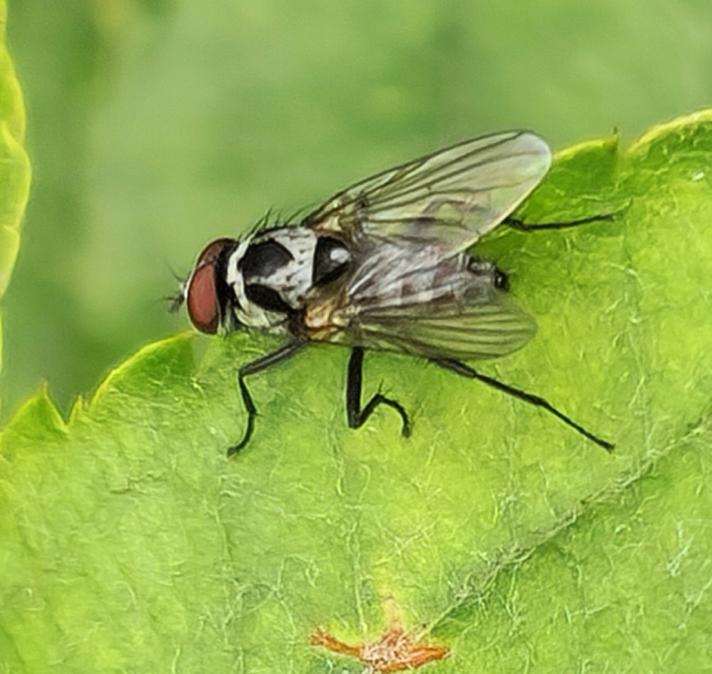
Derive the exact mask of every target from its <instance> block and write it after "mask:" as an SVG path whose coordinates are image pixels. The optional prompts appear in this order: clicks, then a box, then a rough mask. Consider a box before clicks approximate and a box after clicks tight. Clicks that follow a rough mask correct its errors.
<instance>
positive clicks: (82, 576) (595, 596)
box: [0, 111, 712, 674]
mask: <svg viewBox="0 0 712 674" xmlns="http://www.w3.org/2000/svg"><path fill="white" fill-rule="evenodd" d="M710 156H712V111H705V112H702V113H699V114H697V115H693V116H691V117H688V118H684V119H681V120H677V121H675V122H673V123H671V124H668V125H665V126H662V127H658V128H656V129H653V130H652V131H651V132H649V133H648V134H647V135H646V136H645V137H643V138H642V139H641V140H639V141H638V142H637V143H635V144H634V145H633V146H632V147H631V148H629V149H627V150H625V151H624V152H619V150H618V149H617V145H616V140H615V139H614V138H609V139H604V140H602V141H596V142H590V143H586V144H583V145H580V146H577V147H574V148H571V149H569V150H566V151H565V152H563V153H561V154H560V155H559V156H558V158H557V161H556V164H555V166H554V168H553V170H552V172H551V174H550V176H549V177H548V178H547V180H546V182H545V184H544V185H542V187H541V189H539V190H538V191H537V192H536V194H535V195H534V196H533V197H532V199H531V200H530V201H529V202H528V203H527V204H526V206H525V209H524V210H523V211H522V217H524V218H525V219H527V220H530V221H536V220H538V221H540V222H541V221H548V220H553V219H562V218H575V217H580V216H583V215H590V214H592V213H596V212H599V213H600V212H606V211H610V210H616V209H620V208H621V206H625V207H626V208H625V210H624V211H623V212H622V213H620V214H619V215H618V217H617V218H616V219H615V220H614V221H612V222H603V223H598V224H592V225H588V226H584V227H580V228H577V229H574V230H566V231H543V232H534V233H521V232H514V231H501V232H499V233H498V234H497V235H496V236H493V237H491V239H490V240H488V241H485V242H483V244H482V246H480V247H479V248H480V251H479V252H482V253H483V254H488V255H490V256H492V257H494V258H495V259H496V260H497V262H498V265H499V266H500V267H501V268H502V269H503V270H506V271H507V272H508V273H509V274H510V279H511V285H512V292H513V294H514V295H515V296H516V297H517V298H518V300H519V302H520V303H521V304H522V305H523V306H524V307H526V308H527V310H529V311H530V312H531V313H532V314H533V315H535V316H536V317H537V320H538V323H539V333H538V335H537V337H536V338H535V340H534V341H533V342H532V343H531V344H530V345H528V346H527V347H526V348H525V349H523V350H522V351H520V352H519V353H517V354H515V355H513V356H511V357H508V358H506V359H502V360H500V361H496V362H494V363H491V364H483V365H482V366H481V370H482V371H483V372H486V373H488V374H492V375H494V376H497V377H499V378H501V379H502V380H503V381H506V382H508V383H511V384H513V385H516V386H519V387H521V388H523V389H525V390H529V391H533V392H535V393H538V394H540V395H542V396H544V397H546V398H547V399H549V400H550V401H551V402H552V403H554V404H555V405H557V406H559V407H561V408H562V409H563V410H564V411H565V412H566V413H568V414H570V415H571V416H572V417H573V418H575V419H576V420H577V421H580V422H581V423H583V424H585V425H586V426H587V427H589V428H591V429H592V430H594V431H595V432H597V433H599V434H601V435H603V436H604V437H607V438H611V439H612V440H614V441H615V442H616V443H617V448H616V452H615V453H614V455H613V456H609V455H608V454H606V453H605V452H604V451H602V450H601V449H600V448H598V447H596V446H595V445H593V444H591V443H590V442H587V441H586V440H584V439H583V438H581V437H580V436H578V435H577V434H575V433H574V432H573V431H571V430H570V429H568V428H567V427H565V426H563V425H562V424H561V423H559V422H558V421H557V420H556V419H554V418H553V417H552V416H551V415H548V414H545V413H543V412H542V411H540V410H538V409H535V408H532V407H531V406H528V405H526V404H524V403H522V402H519V401H516V400H512V399H510V398H507V397H504V396H503V395H502V394H500V393H498V392H496V391H493V390H490V389H487V388H485V387H483V386H481V385H478V384H477V383H473V382H471V381H467V380H464V379H458V378H457V377H455V376H454V375H452V374H449V373H447V372H444V371H441V370H438V369H436V368H435V367H434V366H432V365H427V364H425V363H422V362H419V361H417V360H414V359H410V358H407V357H404V356H399V355H393V354H372V355H369V357H368V358H367V360H366V368H365V382H366V390H367V392H371V391H375V390H376V389H377V388H378V387H379V385H381V383H382V384H383V389H384V391H387V392H388V393H389V394H390V395H392V396H393V397H396V398H397V399H398V400H400V401H401V402H402V403H403V404H404V405H405V406H406V408H408V409H409V410H410V411H411V413H412V415H413V420H414V428H413V437H412V438H410V439H409V440H404V439H402V438H401V437H400V435H399V430H400V424H399V420H398V418H397V416H396V415H395V414H394V413H393V411H392V410H389V409H380V410H379V411H378V412H377V413H376V414H374V416H373V417H372V418H371V419H369V421H368V423H367V424H366V425H365V426H364V427H363V428H362V429H360V430H359V431H350V430H348V429H347V428H346V427H345V420H344V411H343V403H342V398H343V384H344V368H345V361H346V356H347V354H346V352H345V351H344V350H343V349H339V348H337V347H329V346H315V347H313V348H312V349H310V350H307V351H306V352H305V353H303V354H301V355H299V356H298V357H296V358H295V359H294V360H292V361H289V362H288V363H286V364H284V365H282V366H280V367H279V368H276V369H275V370H273V371H269V372H266V373H264V374H262V375H259V376H255V377H254V378H253V379H252V380H251V382H250V385H251V390H252V392H253V395H254V398H255V400H256V402H257V405H258V407H259V410H260V416H259V417H258V420H257V428H256V433H255V437H254V440H253V441H252V443H251V444H250V445H249V447H248V448H247V449H246V450H245V451H244V452H243V453H241V454H239V455H238V456H237V457H236V458H235V459H233V460H228V459H227V458H226V456H225V450H226V448H227V446H228V445H229V444H230V443H232V442H234V441H235V440H236V439H237V438H239V436H240V435H241V432H242V429H243V427H244V422H245V417H244V411H243V410H242V407H241V405H240V404H239V400H238V396H237V393H236V390H235V381H234V371H235V367H236V366H237V365H238V364H240V363H245V362H247V361H249V360H250V359H252V358H254V357H255V356H257V355H258V354H261V353H263V352H264V351H265V350H267V349H268V348H273V347H274V346H275V342H274V341H271V340H268V339H266V338H258V337H255V336H250V335H246V334H235V335H233V336H231V337H230V338H228V339H223V340H221V339H212V340H211V339H207V338H202V337H201V338H195V337H192V336H190V335H188V334H186V335H180V336H177V337H175V338H172V339H169V340H166V341H164V342H159V343H157V344H153V345H150V346H147V347H145V348H144V349H142V350H141V351H140V352H139V353H138V354H136V355H135V356H133V357H132V358H131V359H129V360H128V361H127V362H126V363H125V364H124V365H122V366H121V367H120V368H118V369H117V370H115V371H114V372H112V373H111V374H110V375H109V376H108V378H107V379H106V380H105V381H104V383H102V384H101V386H100V387H99V389H98V390H97V392H96V393H95V394H94V396H93V397H92V399H91V400H90V401H89V402H88V403H78V404H77V405H76V406H75V409H74V410H73V412H72V415H71V417H70V420H69V421H68V422H67V423H65V422H64V421H62V420H61V418H60V417H59V415H58V414H57V412H56V411H55V409H54V407H53V405H52V403H51V401H50V400H49V398H48V396H47V394H46V392H41V393H40V394H38V395H37V396H36V397H34V398H33V399H32V400H30V401H28V402H27V404H26V405H25V406H24V407H23V408H22V409H21V410H20V412H19V413H18V414H17V416H16V417H15V418H14V419H13V420H12V422H11V423H10V424H9V425H8V426H7V427H6V429H5V431H4V432H3V435H2V449H1V452H0V470H1V471H2V472H1V473H0V475H1V476H2V477H1V478H0V513H1V514H0V540H2V541H3V543H2V546H1V547H0V568H2V569H3V571H4V573H3V574H2V576H0V662H2V664H3V665H4V667H5V670H6V671H12V672H44V671H47V670H48V669H50V668H52V667H61V670H62V671H63V672H82V673H84V672H104V671H107V672H108V671H136V672H149V671H150V672H153V671H176V672H208V671H214V672H227V671H231V672H232V671H237V672H250V674H252V673H255V672H277V671H280V672H281V671H294V672H323V671H348V672H359V671H362V670H363V666H362V665H361V664H359V663H358V662H357V661H356V660H355V659H348V658H344V657H342V656H338V655H334V654H332V653H330V652H328V651H326V650H324V649H320V648H316V647H314V646H310V645H309V638H310V635H311V634H312V633H313V632H314V631H315V630H316V629H318V628H322V629H324V630H325V631H327V632H329V633H330V634H332V635H333V636H335V637H336V638H338V639H340V640H343V641H345V642H348V643H355V644H358V643H362V642H364V641H368V642H371V641H376V640H378V638H379V637H380V635H382V634H383V633H384V631H385V630H386V629H387V628H388V622H387V621H388V616H387V609H388V607H391V608H390V609H388V610H392V607H393V606H395V607H397V611H398V613H399V616H400V619H401V620H402V622H403V625H404V626H405V628H406V629H408V630H410V631H413V632H418V633H419V634H423V635H424V636H425V640H426V641H430V642H432V643H437V644H442V645H445V646H447V647H449V648H450V649H451V656H450V657H449V658H448V659H447V660H444V661H441V662H437V663H433V664H430V665H427V668H426V669H427V671H431V672H478V671H487V672H500V671H501V672H509V671H520V670H525V669H530V670H531V671H542V672H550V671H583V670H586V671H615V672H619V671H635V672H638V671H701V670H703V669H704V668H705V667H708V666H709V662H710V659H711V658H712V649H711V647H710V643H712V640H711V639H710V636H711V635H710V627H709V626H710V625H712V600H710V597H711V596H712V595H711V591H712V573H711V567H710V564H709V561H708V560H709V559H710V557H712V531H711V530H710V529H711V528H712V524H711V523H710V519H709V517H708V513H709V512H710V507H712V496H711V495H710V491H709V490H708V489H706V484H705V483H706V476H707V475H708V474H709V472H710V468H711V461H710V459H709V452H708V451H707V450H708V448H709V445H710V430H709V418H710V391H712V375H711V374H710V373H712V350H711V349H710V348H709V344H710V343H712V311H710V309H711V306H710V292H709V289H708V288H709V270H710V269H712V240H711V239H710V237H709V235H708V233H707V229H708V224H707V223H708V222H709V221H711V220H712V199H710V197H711V196H712V192H711V186H712V176H711V175H710V160H709V157H710ZM500 229H501V228H500ZM196 350H197V351H200V352H201V353H200V355H199V356H196V355H195V351H196ZM423 625H425V627H424V628H423V627H422V626H423Z"/></svg>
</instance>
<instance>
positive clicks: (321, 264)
mask: <svg viewBox="0 0 712 674" xmlns="http://www.w3.org/2000/svg"><path fill="white" fill-rule="evenodd" d="M349 260H350V255H349V253H348V250H347V249H346V247H345V246H343V244H341V243H340V242H339V241H338V240H337V239H334V238H331V237H325V236H322V237H319V236H318V235H317V234H316V233H315V232H314V231H312V230H311V229H307V228H305V227H280V228H275V229H270V230H265V231H263V232H258V233H257V234H256V235H255V236H253V237H251V238H248V239H246V240H245V241H242V242H240V244H239V245H238V247H237V248H236V250H235V252H234V253H233V254H232V255H231V257H230V259H229V261H228V265H227V282H228V284H229V286H230V287H231V288H232V289H233V292H234V296H235V305H236V306H235V313H236V314H237V318H238V320H239V321H240V322H241V323H243V324H244V325H247V326H250V327H255V328H263V329H270V328H280V327H286V324H287V322H288V318H289V316H290V315H292V314H294V313H295V312H299V311H301V310H303V309H304V306H305V302H306V297H307V294H308V292H309V290H310V288H312V287H313V286H314V285H319V284H321V283H325V282H329V281H331V280H333V279H334V278H335V277H336V276H338V275H339V274H340V273H342V271H343V269H344V265H347V264H348V262H349Z"/></svg>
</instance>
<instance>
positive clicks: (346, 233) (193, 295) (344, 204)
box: [177, 131, 613, 455]
mask: <svg viewBox="0 0 712 674" xmlns="http://www.w3.org/2000/svg"><path fill="white" fill-rule="evenodd" d="M550 165H551V151H550V150H549V147H548V145H547V144H546V143H545V142H544V141H543V140H542V139H541V138H539V137H538V136H536V135H535V134H533V133H530V132H527V131H509V132H504V133H497V134H493V135H489V136H483V137H480V138H475V139H472V140H467V141H464V142H462V143H458V144H457V145H453V146H451V147H448V148H445V149H443V150H440V151H438V152H435V153H433V154H429V155H426V156H424V157H421V158H419V159H415V160H413V161H410V162H407V163H405V164H401V165H400V166H396V167H395V168H392V169H389V170H387V171H384V172H382V173H378V174H376V175H374V176H372V177H370V178H366V179H365V180H362V181H361V182H358V183H356V184H354V185H352V186H351V187H348V188H347V189H345V190H342V191H341V192H338V193H337V194H336V195H334V196H333V197H332V198H331V199H329V200H328V201H327V202H325V203H324V204H323V205H321V206H320V207H319V208H317V209H315V210H314V211H312V212H311V213H309V214H308V215H307V216H306V217H304V218H303V219H302V220H301V222H299V223H298V224H293V223H285V224H283V225H280V226H276V227H266V228H262V229H257V230H256V231H253V232H251V233H250V234H248V235H246V236H244V237H242V238H238V239H233V238H222V239H217V240H215V241H213V242H211V243H210V244H208V245H207V246H206V247H205V249H204V250H203V251H202V252H201V253H200V255H199V256H198V259H197V261H196V264H195V266H194V268H193V271H192V273H191V275H190V277H189V278H188V280H187V282H186V283H184V284H183V286H182V288H181V290H180V294H179V296H178V298H177V300H178V303H179V304H180V303H182V302H183V301H185V303H186V306H187V310H188V315H189V317H190V320H191V322H192V323H193V325H194V326H195V327H196V328H197V329H198V330H200V331H201V332H204V333H208V334H215V333H217V332H231V331H234V330H237V329H242V328H251V329H257V330H264V331H269V332H272V333H277V334H281V335H283V336H284V337H285V338H286V341H285V343H284V345H283V346H281V347H280V348H279V349H277V350H276V351H274V352H272V353H268V354H266V355H264V356H262V357H261V358H258V359H257V360H254V361H252V362H251V363H248V364H246V365H243V366H242V367H240V369H239V370H238V372H237V386H238V389H239V391H240V394H241V397H242V401H243V404H244V406H245V409H246V411H247V423H246V427H245V431H244V434H243V437H242V439H241V440H240V441H239V442H238V443H237V444H235V445H234V446H232V447H230V449H229V450H228V455H233V454H235V453H236V452H238V451H239V450H240V449H242V448H243V447H245V445H247V443H248V442H249V440H250V438H251V437H252V434H253V431H254V426H255V417H256V416H257V408H256V406H255V403H254V401H253V399H252V395H251V394H250V391H249V389H248V388H247V384H246V381H245V380H246V378H247V377H249V376H250V375H253V374H256V373H258V372H261V371H263V370H266V369H268V368H270V367H272V366H273V365H277V364H278V363H281V362H284V361H285V360H287V359H288V358H290V357H291V356H293V355H295V354H296V353H297V352H299V351H301V350H302V349H303V348H304V347H305V346H307V345H308V344H310V343H312V342H328V343H331V344H340V345H343V346H345V347H348V348H349V349H350V350H351V356H350V359H349V363H348V369H347V384H346V416H347V420H348V425H349V427H351V428H359V427H360V426H362V425H363V424H364V423H365V422H366V421H367V419H368V418H369V417H370V416H371V414H372V413H373V412H374V410H376V409H377V408H378V407H379V406H381V405H384V406H386V407H390V408H391V409H393V410H394V411H395V412H396V413H397V414H398V416H399V417H400V421H401V430H402V434H403V435H404V436H408V435H410V431H411V422H410V417H409V415H408V412H407V411H406V410H405V408H404V407H403V406H402V405H401V404H400V403H399V402H398V401H396V400H394V399H392V398H389V397H386V396H385V395H383V394H381V393H376V394H375V395H373V396H372V397H371V398H370V399H369V400H368V401H367V402H366V404H362V402H361V384H362V373H363V358H364V351H365V350H370V349H373V350H390V351H398V352H402V353H406V354H410V355H413V356H417V357H420V358H423V359H426V360H428V361H430V362H432V363H434V364H436V365H438V366H440V367H442V368H444V369H446V370H449V371H450V372H454V373H455V374H457V375H460V376H462V377H466V378H469V379H476V380H478V381H481V382H483V383H484V384H487V385H488V386H491V387H493V388H496V389H497V390H499V391H502V392H503V393H507V394H509V395H512V396H514V397H516V398H519V399H520V400H522V401H524V402H527V403H530V404H532V405H535V406H537V407H539V408H541V409H544V410H546V411H547V412H549V413H551V414H553V415H554V416H556V417H557V418H558V419H559V420H561V421H562V422H563V423H565V424H566V425H568V426H569V427H571V428H572V429H574V430H575V431H577V432H578V433H580V434H581V435H583V436H585V437H586V438H588V439H589V440H591V441H592V442H594V443H596V444H597V445H599V446H600V447H603V448H604V449H606V450H608V451H611V450H612V449H613V444H611V443H610V442H608V441H607V440H604V439H603V438H601V437H599V436H597V435H595V434H594V433H592V432H591V431H589V430H587V429H586V428H584V427H583V426H581V425H580V424H578V423H576V422H575V421H574V420H573V419H571V418H570V417H568V416H567V415H566V414H564V413H563V412H561V411H559V410H558V409H557V408H555V407H554V406H553V405H551V404H550V403H549V402H547V401H546V400H545V399H544V398H541V397H540V396H537V395H533V394H531V393H527V392H526V391H523V390H521V389H519V388H515V387H514V386H511V385H509V384H505V383H503V382H501V381H498V380H497V379H494V378H492V377H490V376H488V375H485V374H481V373H480V372H478V371H477V370H475V369H474V368H473V367H472V366H471V365H468V364H466V362H465V361H473V360H484V359H490V358H499V357H501V356H505V355H507V354H510V353H512V352H513V351H516V350H517V349H520V348H521V347H523V346H524V345H525V344H526V343H527V342H528V341H529V340H530V339H531V338H532V337H533V335H534V333H535V331H536V323H535V321H534V319H533V318H532V317H531V316H529V315H528V314H527V313H526V312H524V311H523V310H522V309H521V308H520V307H519V306H518V305H517V304H516V303H515V302H514V300H513V299H512V298H511V296H510V294H509V283H508V279H507V275H506V274H505V273H504V272H503V271H502V270H500V269H498V268H497V267H496V265H495V264H494V263H493V262H491V261H489V260H486V259H482V258H479V257H475V256H473V255H470V254H469V253H467V252H466V251H467V249H468V248H470V246H472V245H473V244H474V243H475V242H476V241H478V240H479V239H480V238H481V237H482V236H484V235H485V234H487V233H488V232H490V231H492V230H493V229H494V228H495V227H497V226H499V225H506V226H509V227H514V228H517V229H520V230H524V231H533V230H538V229H562V228H565V227H571V226H576V225H581V224H584V223H588V222H593V221H598V220H610V219H611V218H612V214H610V213H607V214H604V215H597V216H593V217H588V218H581V219H578V220H573V221H570V222H549V223H543V224H538V225H534V224H529V223H524V222H522V221H521V220H519V219H517V218H514V217H513V216H512V213H513V212H514V210H515V209H516V208H517V206H519V205H520V204H521V203H522V202H523V201H524V199H525V198H526V197H527V196H528V195H529V194H530V193H531V192H532V190H533V189H534V188H535V187H536V186H537V185H538V184H539V183H540V182H541V180H542V178H543V177H544V176H545V175H546V173H547V171H548V170H549V167H550Z"/></svg>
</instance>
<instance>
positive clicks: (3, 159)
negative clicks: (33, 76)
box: [0, 0, 30, 369]
mask: <svg viewBox="0 0 712 674" xmlns="http://www.w3.org/2000/svg"><path fill="white" fill-rule="evenodd" d="M6 22H7V8H6V6H5V2H4V0H0V204H2V207H0V300H1V299H2V297H3V295H4V294H5V291H6V290H7V286H8V283H9V282H10V276H11V274H12V268H13V267H14V265H15V259H16V258H17V251H18V250H19V247H20V224H21V223H22V215H23V214H24V212H25V205H26V204H27V196H28V194H29V189H30V162H29V159H28V157H27V153H26V152H25V148H24V145H23V143H24V140H25V109H24V107H23V104H22V92H21V91H20V85H19V83H18V81H17V78H16V77H15V69H14V67H13V65H12V61H11V59H10V55H9V54H8V51H7V48H6V46H5V26H6ZM1 368H2V312H0V369H1Z"/></svg>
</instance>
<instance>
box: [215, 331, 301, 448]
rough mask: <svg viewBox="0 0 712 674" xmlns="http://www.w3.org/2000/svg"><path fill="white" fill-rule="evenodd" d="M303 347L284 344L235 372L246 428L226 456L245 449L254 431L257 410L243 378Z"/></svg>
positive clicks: (299, 343) (294, 344)
mask: <svg viewBox="0 0 712 674" xmlns="http://www.w3.org/2000/svg"><path fill="white" fill-rule="evenodd" d="M304 345H305V342H300V341H295V342H290V343H289V344H285V345H284V346H283V347H281V348H279V349H277V350H276V351H273V352H272V353H268V354H267V355H266V356H262V357H261V358H258V359H257V360H253V361H252V362H251V363H247V365H243V366H242V367H241V368H240V369H239V370H238V371H237V387H238V388H239V389H240V395H241V397H242V403H243V405H244V406H245V410H246V411H247V426H246V428H245V433H244V435H243V436H242V440H240V442H238V443H237V444H236V445H233V446H232V447H229V448H228V450H227V455H228V456H233V455H234V454H237V452H239V451H240V450H241V449H242V448H243V447H245V445H247V443H248V442H249V441H250V438H251V437H252V433H253V432H254V430H255V417H256V416H257V408H256V407H255V403H254V401H253V400H252V395H251V394H250V391H249V389H248V388H247V384H245V377H247V376H249V375H251V374H256V373H257V372H261V371H262V370H266V369H267V368H269V367H271V366H272V365H277V363H281V362H282V361H285V360H287V358H290V357H291V356H293V355H294V354H295V353H296V352H297V351H299V349H301V348H302V347H303V346H304Z"/></svg>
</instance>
